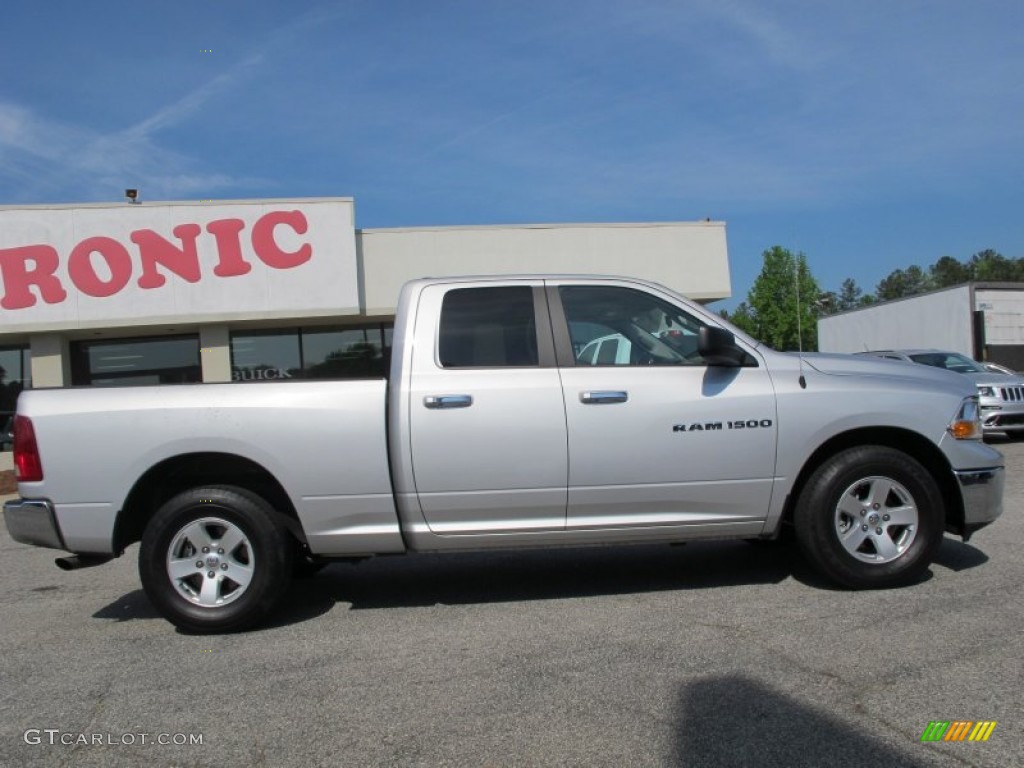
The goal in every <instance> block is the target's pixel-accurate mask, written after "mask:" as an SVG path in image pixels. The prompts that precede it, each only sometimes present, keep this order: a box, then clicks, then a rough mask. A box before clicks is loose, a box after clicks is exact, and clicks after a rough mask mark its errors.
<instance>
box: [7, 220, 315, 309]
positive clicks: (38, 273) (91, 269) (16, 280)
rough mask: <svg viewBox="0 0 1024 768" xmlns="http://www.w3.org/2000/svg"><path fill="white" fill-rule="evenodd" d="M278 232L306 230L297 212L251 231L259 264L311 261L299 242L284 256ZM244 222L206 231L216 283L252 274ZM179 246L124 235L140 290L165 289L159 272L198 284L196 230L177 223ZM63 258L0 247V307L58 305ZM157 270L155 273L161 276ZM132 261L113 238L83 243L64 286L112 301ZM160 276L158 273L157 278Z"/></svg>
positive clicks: (40, 250) (34, 248)
mask: <svg viewBox="0 0 1024 768" xmlns="http://www.w3.org/2000/svg"><path fill="white" fill-rule="evenodd" d="M279 226H283V227H288V228H290V229H291V230H292V231H293V232H295V233H296V234H297V235H304V234H306V231H307V230H308V229H309V223H308V222H307V221H306V216H305V215H304V214H303V213H302V211H271V212H270V213H267V214H265V215H263V216H262V217H260V218H259V219H258V220H257V221H256V223H255V224H253V226H252V235H251V240H252V248H253V252H254V253H255V254H256V257H257V258H258V259H259V260H260V261H262V262H263V263H264V264H266V265H267V266H268V267H271V268H272V269H292V268H294V267H298V266H300V265H302V264H305V263H306V262H307V261H309V260H310V259H311V258H312V257H313V246H312V245H310V244H309V243H308V242H307V243H303V244H302V245H300V246H299V247H298V248H297V249H296V250H294V251H286V250H284V249H282V247H281V245H280V244H279V243H278V242H277V240H276V239H275V230H276V228H277V227H279ZM243 229H245V222H244V221H242V220H241V219H219V220H217V221H211V222H209V223H208V224H207V225H206V231H207V232H208V233H209V234H210V235H212V236H213V240H214V243H215V245H216V248H217V264H216V266H215V267H214V268H213V274H214V275H215V276H217V277H236V276H238V275H244V274H247V273H248V272H250V271H251V270H252V264H250V263H249V262H248V261H246V260H245V257H244V256H243V254H242V246H241V239H240V238H241V233H242V230H243ZM172 231H173V233H174V236H175V237H176V238H177V239H178V242H179V243H180V245H179V244H176V243H173V242H171V241H170V240H167V239H166V238H164V237H163V236H161V235H159V234H157V233H156V232H154V231H153V230H151V229H139V230H136V231H134V232H132V233H131V235H130V236H129V237H130V239H131V241H132V242H133V243H134V244H135V245H136V246H137V247H138V251H139V263H140V265H141V267H142V274H141V275H140V276H139V278H138V280H137V281H136V284H137V285H138V286H139V288H143V289H152V288H160V287H161V286H163V285H164V284H165V283H166V282H167V277H166V276H165V274H164V272H168V273H173V274H174V275H176V276H177V277H179V278H181V279H182V280H184V281H185V282H187V283H198V282H199V281H200V279H201V277H202V276H201V274H200V267H199V249H198V239H199V237H200V235H201V234H202V228H200V226H199V225H198V224H181V225H179V226H177V227H175V228H174V229H173V230H172ZM59 266H60V256H59V254H58V253H57V250H56V249H55V248H53V247H52V246H50V245H26V246H20V247H17V248H0V282H2V285H3V289H4V294H3V298H2V299H0V307H2V308H4V309H27V308H28V307H32V306H35V304H36V295H35V294H34V293H33V292H32V290H31V287H32V286H35V289H36V291H37V292H38V294H39V298H41V299H42V300H43V301H44V302H46V303H47V304H60V303H61V302H62V301H64V300H65V299H66V298H67V295H68V294H67V291H66V290H65V287H64V285H63V284H62V283H61V281H60V278H59V277H58V276H57V269H58V267H59ZM158 267H159V268H160V269H159V270H158ZM133 268H134V267H133V263H132V256H131V254H130V253H129V252H128V249H127V248H126V247H125V246H124V245H122V244H121V243H120V242H118V241H117V240H114V239H113V238H110V237H88V238H86V239H84V240H82V241H81V242H80V243H78V244H77V245H76V246H75V247H74V248H72V249H71V253H70V254H69V255H68V264H67V271H68V279H69V280H70V281H71V283H72V285H74V286H75V288H77V289H78V290H79V291H81V292H82V293H84V294H86V295H88V296H95V297H97V298H104V297H106V296H113V295H115V294H117V293H119V292H120V291H122V290H123V289H124V288H125V287H126V286H127V285H128V283H129V281H130V280H131V278H132V271H133ZM161 270H162V271H161Z"/></svg>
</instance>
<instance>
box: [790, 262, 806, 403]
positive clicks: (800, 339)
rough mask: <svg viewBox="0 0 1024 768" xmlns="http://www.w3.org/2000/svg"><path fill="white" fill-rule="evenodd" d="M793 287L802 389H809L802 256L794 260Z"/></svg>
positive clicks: (799, 380)
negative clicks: (803, 306) (801, 278)
mask: <svg viewBox="0 0 1024 768" xmlns="http://www.w3.org/2000/svg"><path fill="white" fill-rule="evenodd" d="M793 287H794V288H795V289H796V343H797V355H798V356H799V358H800V378H799V379H797V381H798V382H800V389H807V379H805V378H804V334H803V327H802V325H801V323H800V256H799V255H797V256H796V257H795V258H794V259H793Z"/></svg>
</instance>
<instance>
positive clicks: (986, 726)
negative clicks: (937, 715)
mask: <svg viewBox="0 0 1024 768" xmlns="http://www.w3.org/2000/svg"><path fill="white" fill-rule="evenodd" d="M995 729H996V721H995V720H979V721H977V722H975V721H973V720H932V721H931V722H930V723H928V727H927V728H925V729H924V733H922V734H921V741H988V737H989V736H991V735H992V731H994V730H995Z"/></svg>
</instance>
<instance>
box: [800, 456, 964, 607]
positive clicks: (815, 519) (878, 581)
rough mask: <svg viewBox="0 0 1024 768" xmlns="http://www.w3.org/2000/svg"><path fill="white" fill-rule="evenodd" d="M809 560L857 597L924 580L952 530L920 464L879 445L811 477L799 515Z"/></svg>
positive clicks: (835, 460) (932, 483)
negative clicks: (945, 533) (857, 592)
mask: <svg viewBox="0 0 1024 768" xmlns="http://www.w3.org/2000/svg"><path fill="white" fill-rule="evenodd" d="M793 522H794V525H795V527H796V535H797V541H798V542H799V544H800V548H801V550H802V551H803V553H804V556H805V557H806V558H807V559H808V560H809V561H810V562H811V564H812V565H813V566H814V567H815V568H816V569H817V570H818V572H819V573H821V574H822V575H823V576H825V577H826V578H828V579H830V580H832V581H835V582H837V583H839V584H841V585H843V586H846V587H852V588H854V589H885V588H889V587H897V586H902V585H905V584H910V583H913V582H916V581H918V580H920V578H921V577H922V576H923V575H924V572H925V571H926V570H927V569H928V566H929V565H930V564H931V562H932V560H934V558H935V555H936V553H937V552H938V549H939V546H940V545H941V543H942V535H943V530H944V528H945V505H944V504H943V501H942V494H941V493H940V491H939V488H938V487H937V485H936V483H935V480H934V478H933V477H932V476H931V475H930V474H929V473H928V471H927V470H926V469H925V468H924V467H923V466H921V464H920V463H919V462H918V461H916V460H915V459H914V458H912V457H910V456H908V455H907V454H905V453H903V452H902V451H898V450H895V449H893V448H887V447H884V446H879V445H865V446H860V447H857V448H850V449H847V450H845V451H842V452H841V453H838V454H836V455H835V456H833V457H831V458H830V459H828V460H827V461H826V462H825V463H824V464H822V465H821V466H820V467H818V469H817V470H816V471H815V472H814V474H812V475H811V477H810V479H809V480H808V481H807V484H806V485H805V486H804V488H803V490H802V491H801V493H800V496H799V497H798V499H797V506H796V510H795V512H794V515H793Z"/></svg>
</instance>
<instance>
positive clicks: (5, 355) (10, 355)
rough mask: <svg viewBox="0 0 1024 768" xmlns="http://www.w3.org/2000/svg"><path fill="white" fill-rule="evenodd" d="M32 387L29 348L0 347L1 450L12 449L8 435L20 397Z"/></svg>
mask: <svg viewBox="0 0 1024 768" xmlns="http://www.w3.org/2000/svg"><path fill="white" fill-rule="evenodd" d="M31 386H32V369H31V366H30V365H29V351H28V347H27V346H22V347H0V450H8V449H9V448H10V445H8V444H7V435H8V434H9V432H10V421H11V419H12V418H13V416H14V408H15V405H16V404H17V402H18V395H19V394H20V393H21V391H22V390H23V389H29V388H30V387H31Z"/></svg>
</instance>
